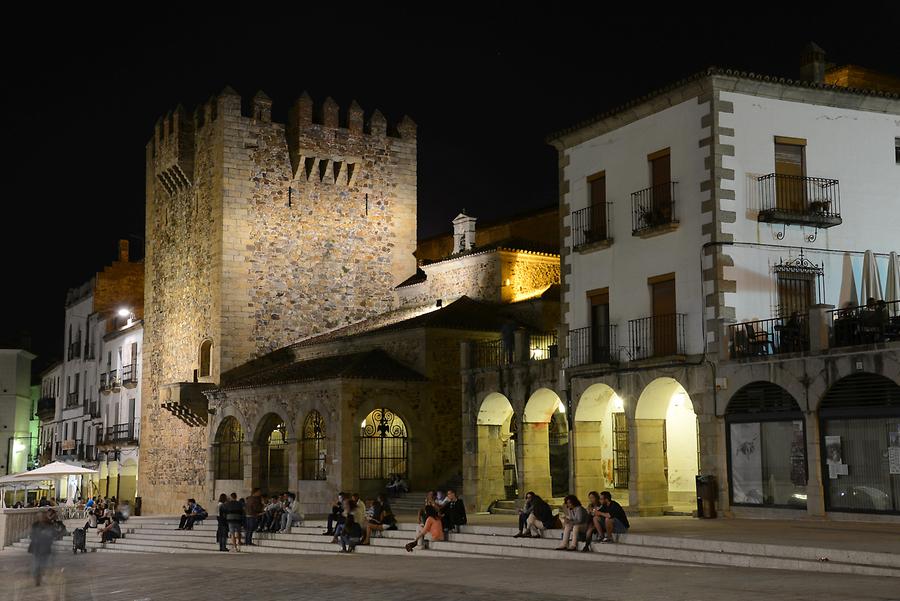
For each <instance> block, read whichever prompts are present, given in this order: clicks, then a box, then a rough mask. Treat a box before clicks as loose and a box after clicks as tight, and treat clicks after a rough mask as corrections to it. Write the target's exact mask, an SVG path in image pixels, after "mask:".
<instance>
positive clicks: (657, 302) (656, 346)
mask: <svg viewBox="0 0 900 601" xmlns="http://www.w3.org/2000/svg"><path fill="white" fill-rule="evenodd" d="M650 290H651V294H652V299H653V356H654V357H663V356H667V355H674V354H675V352H676V350H677V347H678V345H677V340H678V338H677V330H676V327H675V275H674V274H668V275H664V276H658V277H657V278H652V279H651V281H650Z"/></svg>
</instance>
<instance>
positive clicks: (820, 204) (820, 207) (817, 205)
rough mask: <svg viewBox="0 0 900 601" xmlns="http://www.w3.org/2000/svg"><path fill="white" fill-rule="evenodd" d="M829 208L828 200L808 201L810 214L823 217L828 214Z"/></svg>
mask: <svg viewBox="0 0 900 601" xmlns="http://www.w3.org/2000/svg"><path fill="white" fill-rule="evenodd" d="M829 208H831V201H830V200H811V201H809V210H810V212H811V213H816V214H819V215H824V214H826V213H828V209H829Z"/></svg>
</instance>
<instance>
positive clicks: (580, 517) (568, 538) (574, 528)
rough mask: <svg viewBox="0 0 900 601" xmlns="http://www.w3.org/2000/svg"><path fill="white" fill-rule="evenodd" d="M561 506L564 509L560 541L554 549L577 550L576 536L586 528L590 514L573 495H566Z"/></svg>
mask: <svg viewBox="0 0 900 601" xmlns="http://www.w3.org/2000/svg"><path fill="white" fill-rule="evenodd" d="M563 506H564V507H565V511H564V512H563V517H562V524H563V535H562V542H561V543H560V545H559V546H558V547H556V549H557V550H559V551H565V550H569V551H577V550H578V538H579V536H580V535H581V534H582V533H584V531H585V530H586V529H587V524H588V522H589V521H590V516H589V515H588V512H587V510H586V509H585V508H584V506H582V504H581V501H579V500H578V497H576V496H575V495H567V496H566V498H565V499H564V500H563Z"/></svg>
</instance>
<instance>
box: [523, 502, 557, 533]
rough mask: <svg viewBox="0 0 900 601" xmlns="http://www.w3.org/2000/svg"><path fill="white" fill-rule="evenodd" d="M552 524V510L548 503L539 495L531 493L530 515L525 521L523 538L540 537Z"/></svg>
mask: <svg viewBox="0 0 900 601" xmlns="http://www.w3.org/2000/svg"><path fill="white" fill-rule="evenodd" d="M553 524H554V519H553V510H552V509H550V505H548V504H547V501H545V500H544V499H542V498H541V497H540V496H539V495H536V494H533V493H532V497H531V515H529V516H528V520H527V521H526V522H525V525H526V526H527V527H528V532H526V533H525V534H523V535H522V536H523V537H524V538H531V537H534V538H541V534H543V532H544V530H549V529H550V528H553Z"/></svg>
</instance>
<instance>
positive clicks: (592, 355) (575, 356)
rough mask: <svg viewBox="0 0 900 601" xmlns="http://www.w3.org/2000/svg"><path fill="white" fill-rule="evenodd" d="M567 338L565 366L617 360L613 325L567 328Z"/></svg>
mask: <svg viewBox="0 0 900 601" xmlns="http://www.w3.org/2000/svg"><path fill="white" fill-rule="evenodd" d="M568 340H569V343H568V351H569V355H568V357H567V358H566V367H567V368H569V367H578V366H579V365H591V364H594V363H616V362H617V361H618V350H617V349H618V347H617V346H616V326H614V325H606V326H599V327H593V326H588V327H586V328H577V329H574V330H569V339H568Z"/></svg>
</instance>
